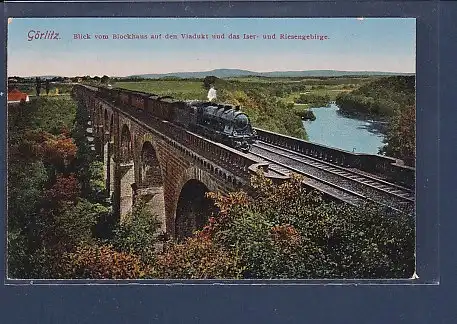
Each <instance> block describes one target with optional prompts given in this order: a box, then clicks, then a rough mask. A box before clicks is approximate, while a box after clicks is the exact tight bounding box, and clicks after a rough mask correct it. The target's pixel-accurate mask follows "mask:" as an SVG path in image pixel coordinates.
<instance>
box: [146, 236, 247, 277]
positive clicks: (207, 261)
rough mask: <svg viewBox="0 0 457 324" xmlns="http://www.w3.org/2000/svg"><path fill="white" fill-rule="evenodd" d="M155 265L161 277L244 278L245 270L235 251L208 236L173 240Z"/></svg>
mask: <svg viewBox="0 0 457 324" xmlns="http://www.w3.org/2000/svg"><path fill="white" fill-rule="evenodd" d="M154 269H155V273H154V276H155V277H156V278H161V279H162V278H164V279H165V278H166V279H219V278H223V279H240V278H241V273H242V271H243V268H242V266H241V265H240V263H239V260H238V258H237V257H236V255H235V254H233V253H232V252H231V251H229V250H226V249H224V248H223V247H221V246H220V245H217V244H216V243H215V242H214V241H212V240H210V239H208V238H205V237H191V238H187V239H186V241H185V242H184V243H171V244H169V246H168V247H167V250H166V251H165V253H163V254H160V255H158V256H157V261H156V262H155V264H154Z"/></svg>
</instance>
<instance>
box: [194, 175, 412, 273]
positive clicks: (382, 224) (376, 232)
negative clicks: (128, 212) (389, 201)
mask: <svg viewBox="0 0 457 324" xmlns="http://www.w3.org/2000/svg"><path fill="white" fill-rule="evenodd" d="M252 184H253V186H254V187H255V188H256V189H257V191H258V194H257V195H256V196H255V197H249V196H248V195H246V194H243V193H236V194H229V195H228V196H223V195H221V194H210V196H211V197H212V198H213V199H214V200H215V203H216V205H217V206H218V207H219V209H220V211H219V213H218V215H217V216H216V217H215V218H214V219H212V220H211V222H210V224H209V225H208V226H207V227H205V229H204V230H203V232H202V233H201V235H203V236H205V237H209V238H211V239H213V240H214V242H215V243H216V244H220V245H221V246H223V247H224V248H226V249H228V250H230V251H232V253H233V252H234V251H237V253H238V255H239V257H240V260H241V264H242V265H243V266H244V271H243V277H244V278H409V277H411V275H412V274H413V272H414V241H415V240H414V219H413V218H412V216H410V215H406V214H398V215H392V214H389V215H388V214H386V213H385V212H384V211H382V210H380V209H378V208H377V207H375V206H369V205H367V206H363V207H359V208H354V207H350V206H347V205H345V204H336V203H329V202H325V201H323V200H322V197H321V196H320V194H318V193H316V192H309V191H306V190H304V189H303V188H302V184H301V177H298V176H297V177H293V178H292V179H291V180H290V181H288V182H286V183H283V184H281V185H273V184H272V183H271V181H269V180H268V179H266V178H265V177H263V176H262V175H258V176H256V177H255V178H253V181H252Z"/></svg>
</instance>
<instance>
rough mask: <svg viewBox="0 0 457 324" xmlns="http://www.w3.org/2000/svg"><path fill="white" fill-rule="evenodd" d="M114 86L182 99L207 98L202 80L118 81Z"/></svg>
mask: <svg viewBox="0 0 457 324" xmlns="http://www.w3.org/2000/svg"><path fill="white" fill-rule="evenodd" d="M114 86H116V87H119V88H124V89H128V90H137V91H143V92H149V93H154V94H157V95H161V96H172V97H174V98H176V99H180V100H191V99H198V100H207V98H206V95H207V93H208V91H206V90H205V89H204V88H203V86H202V82H201V80H154V81H138V82H116V83H115V84H114Z"/></svg>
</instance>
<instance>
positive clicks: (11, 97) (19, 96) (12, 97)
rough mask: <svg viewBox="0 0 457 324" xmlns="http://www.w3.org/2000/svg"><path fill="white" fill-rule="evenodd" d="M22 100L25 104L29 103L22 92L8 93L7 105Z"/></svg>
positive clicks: (27, 97)
mask: <svg viewBox="0 0 457 324" xmlns="http://www.w3.org/2000/svg"><path fill="white" fill-rule="evenodd" d="M22 100H24V101H25V102H29V101H30V99H29V96H28V95H27V94H26V93H24V92H20V91H19V90H18V89H13V90H10V91H8V103H15V102H21V101H22Z"/></svg>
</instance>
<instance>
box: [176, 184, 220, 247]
mask: <svg viewBox="0 0 457 324" xmlns="http://www.w3.org/2000/svg"><path fill="white" fill-rule="evenodd" d="M207 192H209V189H208V188H207V187H206V186H205V185H204V184H203V183H202V182H201V181H198V180H196V179H191V180H189V181H187V182H186V183H185V184H184V186H183V187H182V189H181V193H180V194H179V198H178V202H177V206H176V217H175V236H176V238H177V239H183V238H185V237H189V236H191V235H192V233H193V232H194V231H195V230H200V229H202V228H203V226H204V225H205V223H206V221H207V220H208V218H209V216H210V215H211V210H212V201H211V200H210V199H208V198H206V196H205V194H206V193H207Z"/></svg>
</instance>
